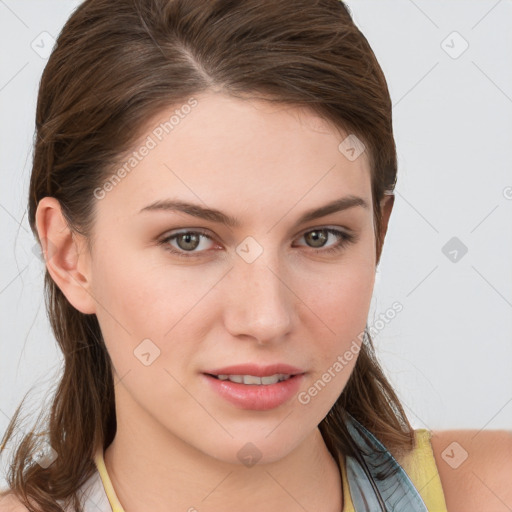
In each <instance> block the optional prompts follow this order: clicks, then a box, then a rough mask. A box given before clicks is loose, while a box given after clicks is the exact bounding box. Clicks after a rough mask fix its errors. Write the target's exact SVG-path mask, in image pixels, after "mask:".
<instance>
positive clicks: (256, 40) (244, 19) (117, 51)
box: [2, 0, 414, 512]
mask: <svg viewBox="0 0 512 512" xmlns="http://www.w3.org/2000/svg"><path fill="white" fill-rule="evenodd" d="M211 90H219V91H222V92H225V93H227V94H229V95H232V96H239V97H242V96H245V97H247V96H252V97H258V95H260V97H261V98H264V99H265V100H267V101H274V102H277V103H282V104H289V105H295V106H299V107H307V108H309V109H310V111H313V112H315V113H316V114H318V115H319V116H321V117H322V118H324V119H326V120H328V121H330V122H332V123H334V125H335V126H337V127H341V128H342V129H344V130H345V131H346V132H347V133H353V134H355V135H356V136H357V137H358V138H359V139H360V140H362V141H363V142H364V144H365V145H366V148H367V150H368V155H369V158H370V161H371V180H372V196H373V215H374V220H375V237H376V251H377V263H378V262H379V260H380V254H381V249H382V242H383V238H382V236H381V209H380V201H381V199H382V198H383V196H384V193H385V191H392V190H393V189H394V186H395V184H396V174H397V159H396V149H395V142H394V138H393V130H392V115H391V100H390V97H389V92H388V88H387V84H386V80H385V77H384V75H383V73H382V70H381V68H380V66H379V64H378V62H377V60H376V58H375V55H374V53H373V51H372V49H371V48H370V45H369V44H368V41H367V40H366V38H365V37H364V36H363V34H362V33H361V32H360V31H359V29H358V28H357V27H356V26H355V24H354V22H353V20H352V18H351V14H350V11H349V10H348V9H347V7H346V6H345V5H344V4H343V2H341V1H338V0H244V1H231V0H212V1H208V2H205V1H204V0H116V1H115V2H112V1H111V0H86V1H84V2H83V3H82V4H81V5H80V6H79V7H78V8H77V9H76V10H75V12H74V13H73V14H72V16H71V17H70V18H69V20H68V21H67V22H66V24H65V26H64V28H63V30H62V31H61V33H60V35H59V37H58V40H57V46H56V47H55V48H54V50H53V53H52V54H51V56H50V58H49V60H48V63H47V65H46V68H45V70H44V72H43V75H42V79H41V83H40V88H39V95H38V102H37V112H36V138H35V142H34V146H35V147H34V158H33V168H32V175H31V180H30V190H29V198H28V214H29V222H30V226H31V228H32V232H33V233H34V235H35V237H36V239H37V238H38V236H37V230H36V229H35V213H36V208H37V204H38V201H39V200H40V199H41V198H43V197H45V196H51V197H55V198H56V199H58V200H59V202H60V205H61V207H62V211H63V214H64V216H65V218H66V221H67V222H68V224H69V227H70V228H71V229H72V230H74V231H76V232H77V233H80V234H82V235H84V236H85V237H86V238H87V237H88V236H89V235H90V234H91V232H92V227H93V225H94V214H95V204H96V200H95V197H94V190H95V189H96V188H97V187H98V186H101V185H102V184H103V183H104V181H105V178H106V177H107V176H109V175H111V169H114V168H116V165H118V164H119V161H120V156H121V155H123V154H126V152H127V151H129V150H130V148H131V147H132V145H133V144H134V142H136V141H137V140H138V137H139V136H140V130H141V127H143V126H145V124H146V123H147V121H148V120H149V119H151V118H152V117H153V116H154V115H156V114H158V113H159V112H161V111H162V109H164V108H168V107H169V106H171V105H179V104H184V103H186V102H187V99H189V98H190V97H191V96H192V95H195V94H200V93H203V92H208V91H211ZM44 285H45V299H46V307H47V310H48V315H49V319H50V324H51V327H52V330H53V332H54V335H55V338H56V340H57V342H58V344H59V346H60V349H61V350H62V353H63V356H64V368H63V374H62V377H61V380H60V381H59V382H58V386H57V387H56V391H55V395H54V397H53V400H52V403H51V408H50V411H49V414H47V416H46V417H45V418H44V419H45V424H44V429H43V430H35V429H34V430H32V431H31V432H29V433H28V434H26V435H23V439H22V441H21V442H20V443H19V445H18V446H17V447H16V450H15V452H14V456H13V458H12V463H11V464H10V472H9V474H8V475H7V482H8V484H9V486H10V488H11V489H12V491H13V492H14V493H15V494H16V495H17V496H18V497H19V498H20V499H21V500H22V501H23V503H24V504H25V505H26V506H30V503H32V506H38V507H40V508H41V509H42V510H44V511H45V512H53V511H61V510H62V508H61V504H59V502H64V503H65V504H66V506H68V505H71V506H72V507H73V509H76V510H81V507H80V502H79V498H78V497H77V490H78V489H79V488H80V486H81V485H82V484H83V483H84V482H85V481H86V480H87V479H88V478H89V477H90V476H91V475H92V474H93V472H94V471H95V470H96V468H95V465H94V461H93V458H92V457H93V453H94V450H95V449H96V447H98V446H102V447H103V449H105V448H106V447H108V445H109V444H110V443H111V442H112V440H113V438H114V436H115V432H116V416H115V404H114V381H113V373H112V369H111V362H110V358H109V354H108V352H107V350H106V348H105V344H104V342H103V338H102V333H101V330H100V327H99V324H98V321H97V318H96V316H95V315H86V314H82V313H81V312H79V311H77V310H76V309H75V308H74V307H73V306H71V304H70V303H69V302H68V300H67V299H66V297H65V296H64V294H63V293H62V292H61V290H60V289H59V288H58V287H57V285H56V284H55V283H54V281H53V280H52V279H51V277H50V275H49V273H48V271H46V274H45V281H44ZM23 401H24V400H23ZM23 401H22V403H21V404H20V405H19V406H18V408H17V410H16V412H15V414H14V416H13V418H12V420H11V422H10V423H9V426H8V428H7V431H6V432H5V434H4V438H3V440H2V450H3V449H5V445H6V443H7V441H8V440H9V439H10V438H11V437H12V435H13V433H14V431H15V430H16V428H17V427H16V425H17V418H18V414H19V412H20V409H21V407H22V405H23ZM344 410H346V411H348V412H350V414H352V416H353V417H354V418H356V419H357V420H358V421H359V422H360V423H362V424H363V425H364V426H366V427H367V428H368V429H369V430H371V431H372V432H373V433H374V434H375V435H376V436H377V437H378V438H379V439H380V440H381V441H382V442H383V443H384V444H385V445H386V447H388V449H390V450H391V451H392V452H395V453H398V452H402V451H408V450H410V449H411V448H412V447H413V445H414V431H413V429H412V427H411V425H410V423H409V421H408V419H407V417H406V414H405V412H404V410H403V408H402V406H401V404H400V401H399V399H398V397H397V395H396V394H395V392H394V390H393V389H392V387H391V385H390V383H389V382H388V380H387V379H386V377H385V375H384V373H383V371H382V369H381V367H380V365H379V363H378V362H377V360H376V358H375V352H374V348H373V343H372V340H371V338H370V336H369V333H367V337H366V339H365V340H364V343H363V344H362V346H361V350H360V353H359V356H358V359H357V363H356V365H355V368H354V370H353V372H352V374H351V377H350V379H349V381H348V383H347V385H346V387H345V389H344V390H343V392H342V393H341V395H340V397H339V398H338V400H337V402H336V403H335V404H334V406H333V407H332V409H331V411H330V412H329V414H328V415H327V416H326V418H324V419H323V420H322V422H321V423H320V425H319V428H320V430H321V432H322V435H323V437H324V439H325V442H326V445H327V446H328V448H329V450H330V451H331V453H333V454H335V453H336V452H340V453H351V448H350V446H349V443H348V442H347V436H348V432H347V431H346V428H345V425H344V422H343V414H342V413H343V411H344ZM38 434H43V435H44V436H45V439H46V440H47V442H48V443H49V444H50V445H51V447H52V448H53V449H54V450H55V451H56V452H57V454H58V457H57V459H56V460H55V461H54V462H53V463H52V464H51V465H50V466H49V467H47V468H43V467H42V466H41V465H39V464H34V463H31V462H32V461H33V460H34V459H33V457H34V453H35V452H36V451H37V449H38V443H37V438H38ZM29 500H30V502H29Z"/></svg>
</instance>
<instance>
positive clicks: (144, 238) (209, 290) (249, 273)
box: [88, 93, 376, 463]
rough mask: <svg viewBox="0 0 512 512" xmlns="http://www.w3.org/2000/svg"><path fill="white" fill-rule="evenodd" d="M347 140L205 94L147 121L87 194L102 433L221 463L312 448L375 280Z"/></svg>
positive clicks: (365, 185)
mask: <svg viewBox="0 0 512 512" xmlns="http://www.w3.org/2000/svg"><path fill="white" fill-rule="evenodd" d="M173 115H174V117H172V116H173ZM165 123H167V124H165ZM347 135H348V134H345V135H343V134H342V135H340V134H339V133H338V132H336V131H335V130H334V129H333V128H332V127H330V126H328V125H327V124H326V123H324V122H322V121H321V120H320V119H319V118H318V117H316V116H315V115H313V114H312V113H310V112H307V111H305V110H302V109H301V110H299V109H297V108H295V107H294V108H291V107H286V106H283V105H279V106H276V105H273V106H271V105H270V104H268V103H264V102H262V101H261V100H258V101H256V100H253V101H249V100H245V101H244V100H240V99H233V98H230V97H228V96H225V95H221V94H213V93H212V94H207V95H204V96H197V97H195V98H194V99H191V100H189V102H188V103H185V104H184V105H182V106H177V107H173V108H170V109H169V110H168V111H164V112H161V115H159V116H157V117H156V118H154V119H152V120H151V122H150V123H148V126H147V129H146V130H145V132H144V135H143V136H142V137H141V139H140V143H139V144H138V145H137V146H136V147H134V148H133V149H134V151H135V152H136V154H135V155H134V154H132V159H131V160H130V159H129V158H127V159H126V160H125V161H123V162H120V164H119V166H118V167H117V169H116V172H117V175H116V177H112V176H111V177H110V178H109V183H110V184H109V183H107V182H105V184H103V186H102V187H101V190H100V189H97V190H96V192H95V196H96V198H95V201H96V208H97V217H96V224H95V228H94V248H93V252H92V257H91V260H90V275H89V276H88V277H89V283H90V288H89V291H90V293H91V311H94V313H95V314H96V315H97V317H98V320H99V323H100V326H101V330H102V332H103V336H104V339H105V343H106V346H107V349H108V351H109V354H110V357H111V359H112V363H113V366H114V371H115V374H116V377H115V381H116V407H117V414H118V422H119V418H122V421H123V422H124V424H126V425H130V429H131V431H132V432H137V431H139V432H143V431H145V432H147V431H148V430H147V429H148V428H150V429H151V431H152V432H155V433H156V432H158V433H159V434H161V435H163V437H166V438H167V439H170V438H174V439H179V440H180V442H181V441H183V442H185V443H187V444H188V445H191V446H193V447H195V448H197V449H199V450H200V451H202V452H204V453H206V454H208V455H211V456H213V457H215V458H217V459H220V460H223V461H226V462H233V463H240V462H241V461H242V458H241V457H245V456H246V455H247V454H245V452H244V451H243V450H245V451H248V452H251V450H253V451H254V453H252V454H251V453H249V456H251V455H254V454H258V455H257V457H261V462H270V461H274V460H277V459H280V458H282V457H283V456H285V455H286V454H287V453H289V452H290V451H291V450H293V449H294V448H296V447H297V446H298V445H299V444H300V443H301V442H303V441H305V440H306V439H307V437H308V436H309V435H312V433H313V431H314V430H315V429H316V428H317V425H318V424H319V423H320V421H321V420H322V419H323V418H324V416H325V415H326V414H327V413H328V411H329V409H330V408H331V407H332V405H333V404H334V402H335V401H336V399H337V398H338V396H339V395H340V393H341V392H342V390H343V388H344V386H345V385H346V383H347V380H348V378H349V376H350V373H351V372H352V370H353V368H354V365H355V362H356V359H357V354H358V348H359V346H360V344H361V341H360V340H361V337H360V335H361V333H362V332H363V330H364V328H365V325H366V320H367V315H368V310H369V306H370V301H371V295H372V290H373V284H374V278H375V264H376V261H375V239H374V225H373V212H372V207H371V205H372V195H371V181H370V169H369V163H368V159H367V156H368V155H367V153H366V151H363V152H362V153H361V154H360V155H359V156H358V157H357V158H355V157H356V156H357V154H358V152H359V151H360V150H361V148H360V147H354V144H353V140H352V139H349V140H347V141H346V142H345V143H344V144H342V145H341V147H340V143H342V142H343V140H344V138H345V137H346V136H347ZM144 148H145V149H144ZM351 148H352V149H353V150H354V151H352V149H351ZM125 164H126V165H125ZM123 165H124V172H123V171H122V170H121V171H118V170H119V169H121V168H122V167H123ZM119 178H120V179H119ZM344 198H345V199H344ZM347 198H349V199H350V198H352V199H354V198H359V199H358V200H355V201H354V205H352V206H351V207H348V208H346V209H340V208H330V209H329V210H328V211H324V212H321V213H320V215H319V216H316V215H311V212H312V211H315V210H318V209H322V208H323V207H325V206H326V205H329V204H332V203H334V202H336V201H340V200H342V203H340V204H341V205H343V204H344V203H343V201H348V199H347ZM171 202H172V203H180V204H182V205H183V204H185V203H188V204H189V205H190V206H187V207H186V209H188V213H186V212H184V211H183V210H181V208H180V207H176V206H175V207H174V209H172V208H171V207H169V208H165V207H164V206H165V204H166V203H169V204H170V203H171ZM155 204H159V205H160V207H156V206H151V205H155ZM347 204H349V205H350V204H351V203H350V202H347ZM303 217H306V219H305V220H301V219H302V218H303ZM227 219H230V220H232V221H236V223H235V222H233V224H231V225H228V224H226V222H224V221H226V220H227ZM327 229H332V230H335V231H332V232H329V231H327ZM186 232H188V233H189V234H188V235H186V234H184V233H186ZM337 232H339V234H337ZM179 233H181V235H178V234H179ZM345 237H348V238H345ZM347 351H349V352H350V353H352V355H353V357H352V358H350V357H347V354H348V353H347ZM348 355H349V354H348ZM236 365H253V367H252V368H242V369H236V368H235V369H226V368H227V367H232V366H236ZM272 365H289V366H291V367H293V368H290V367H284V366H283V367H281V368H280V367H274V368H272V367H270V366H272ZM267 367H270V368H267ZM214 373H215V374H224V375H228V374H229V375H241V374H242V375H255V376H256V377H257V376H261V375H267V374H268V373H270V374H294V376H293V377H291V378H290V379H288V380H286V381H283V382H282V383H274V384H264V383H262V384H250V383H236V382H231V379H234V380H237V377H231V378H230V380H227V381H226V380H222V378H220V379H219V378H216V377H212V376H208V375H206V374H214ZM297 374H298V375H297ZM267 377H270V376H269V375H267ZM282 377H283V375H281V378H282ZM238 380H240V379H239V378H238ZM246 380H247V382H259V381H258V380H250V379H249V378H247V379H246ZM264 380H265V382H272V379H271V378H269V379H264ZM262 382H263V381H262ZM118 428H119V427H118ZM155 435H156V434H155ZM247 443H251V445H248V444H247ZM242 448H243V450H242V451H240V450H241V449H242Z"/></svg>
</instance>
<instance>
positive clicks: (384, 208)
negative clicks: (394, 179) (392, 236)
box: [380, 194, 395, 243]
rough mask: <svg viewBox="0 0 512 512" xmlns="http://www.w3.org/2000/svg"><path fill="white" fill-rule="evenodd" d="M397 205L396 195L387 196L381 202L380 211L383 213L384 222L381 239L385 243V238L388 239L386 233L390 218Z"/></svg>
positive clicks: (382, 223)
mask: <svg viewBox="0 0 512 512" xmlns="http://www.w3.org/2000/svg"><path fill="white" fill-rule="evenodd" d="M394 204H395V195H394V194H386V195H385V196H384V197H383V198H382V199H381V201H380V211H381V212H382V222H381V228H380V230H381V239H382V242H383V243H384V238H385V237H386V233H387V231H388V222H389V217H390V216H391V211H392V210H393V205H394Z"/></svg>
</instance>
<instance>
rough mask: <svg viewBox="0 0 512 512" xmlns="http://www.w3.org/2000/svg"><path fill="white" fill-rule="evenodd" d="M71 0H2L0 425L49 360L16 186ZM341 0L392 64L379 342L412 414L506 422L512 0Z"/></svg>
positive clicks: (45, 374) (54, 353)
mask: <svg viewBox="0 0 512 512" xmlns="http://www.w3.org/2000/svg"><path fill="white" fill-rule="evenodd" d="M78 4H79V2H77V1H67V2H63V1H62V0H53V1H49V0H37V1H36V0H33V1H28V0H21V1H20V0H16V1H14V0H0V38H1V44H0V48H1V54H0V151H1V158H0V179H1V182H0V183H1V187H0V230H1V248H2V250H1V251H0V431H1V432H2V433H3V431H4V430H5V428H6V426H7V423H8V420H9V418H10V417H11V415H12V413H13V412H14V409H15V406H16V405H17V404H18V403H19V401H20V400H21V399H22V397H23V395H24V394H25V393H26V392H27V391H28V390H29V388H30V387H32V386H33V387H34V389H35V392H34V393H33V394H32V395H30V396H31V400H30V401H29V402H28V403H27V405H28V409H26V412H27V413H29V412H30V411H34V412H33V413H32V418H35V416H34V415H35V413H37V412H38V411H39V409H40V408H41V407H43V403H42V400H43V398H44V396H45V393H46V392H47V391H48V389H50V386H54V385H55V383H56V379H57V378H58V376H59V371H60V365H61V356H60V353H59V351H58V349H57V347H56V343H55V340H54V339H53V336H52V334H51V332H50V328H49V323H48V320H47V318H46V313H45V307H44V298H43V288H42V284H43V270H44V266H43V263H42V262H41V261H40V260H39V259H38V258H37V256H36V254H35V253H34V252H33V248H34V243H35V241H34V239H33V237H32V235H31V233H30V229H29V226H28V222H27V215H26V197H27V190H28V181H29V178H30V170H31V156H32V155H31V143H32V137H33V133H34V115H35V104H36V95H37V88H38V83H39V79H40V75H41V73H42V70H43V67H44V65H45V63H46V58H45V55H44V52H45V50H47V49H48V48H49V46H48V42H49V41H50V36H52V37H57V35H58V33H59V31H60V29H61V27H62V25H63V24H64V22H65V20H66V19H67V17H68V16H69V14H70V13H71V12H72V10H73V8H74V7H75V6H77V5H78ZM347 4H348V5H349V7H350V8H351V10H352V13H353V16H354V18H355V21H356V23H357V25H358V26H359V27H360V28H361V30H362V32H363V33H364V34H365V36H366V37H367V39H368V40H369V42H370V44H371V45H372V48H373V49H374V51H375V53H376V55H377V58H378V59H379V62H380V63H381V66H382V68H383V70H384V73H385V75H386V77H387V80H388V85H389V88H390V93H391V97H392V100H393V104H394V129H395V136H396V143H397V149H398V154H399V181H398V186H397V190H396V196H397V197H396V201H395V209H394V212H393V215H392V217H391V223H390V227H389V231H388V236H387V240H386V244H385V247H384V253H383V256H382V261H381V265H380V267H379V272H378V274H377V282H376V287H375V294H374V298H373V302H372V308H371V312H370V317H369V324H370V325H372V323H373V322H374V321H375V320H376V319H377V318H378V317H379V315H380V314H381V313H383V312H384V311H386V310H387V309H389V308H390V307H391V304H392V303H393V302H395V301H399V302H400V303H401V304H402V305H403V308H404V309H403V311H402V312H401V313H399V314H398V315H397V316H396V317H395V318H394V319H393V320H392V321H391V322H389V323H388V324H387V325H386V326H385V328H384V329H381V330H380V331H379V333H378V335H377V336H376V337H374V342H375V346H376V349H377V352H378V355H379V357H380V360H381V362H382V365H383V366H384V368H385V370H386V373H387V375H388V377H389V379H390V380H391V382H392V383H393V384H394V385H395V387H396V390H397V392H398V394H399V396H400V398H401V400H402V403H403V405H404V407H405V410H406V412H407V413H408V415H409V418H410V420H411V422H412V424H413V426H414V427H415V428H429V429H433V430H435V429H450V428H473V429H482V428H485V429H504V428H505V429H512V371H511V370H512V229H511V224H512V222H511V221H512V170H511V162H512V66H511V65H510V63H511V62H512V60H511V56H512V31H511V30H510V20H512V2H511V1H504V0H501V1H495V0H493V1H481V0H479V1H467V0H465V1H464V2H462V1H449V2H447V1H426V0H423V1H420V0H416V1H412V0H386V1H383V0H372V1H370V0H364V1H362V0H359V1H355V0H352V1H349V2H347ZM454 32H457V33H458V34H459V35H457V34H454ZM41 34H42V35H41ZM48 34H49V35H48ZM466 45H468V47H467V49H465V51H462V50H464V48H465V47H466ZM453 237H456V238H457V240H455V242H453V241H452V242H451V243H452V244H455V245H453V246H451V245H449V246H448V247H447V248H445V249H443V248H444V247H445V245H446V244H447V243H448V242H449V241H450V240H451V239H452V238H453ZM461 244H464V246H465V247H466V248H467V253H466V254H464V255H462V252H461V250H460V249H461V247H462V245H461ZM454 249H455V250H457V251H458V252H457V255H455V253H454V252H452V253H451V254H450V251H453V250H454ZM445 253H446V254H445ZM455 256H457V260H456V261H453V259H454V258H455ZM30 422H31V418H30V417H29V419H28V423H27V425H28V426H29V425H30Z"/></svg>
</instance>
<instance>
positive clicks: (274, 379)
mask: <svg viewBox="0 0 512 512" xmlns="http://www.w3.org/2000/svg"><path fill="white" fill-rule="evenodd" d="M206 375H209V376H210V377H213V378H214V379H218V380H229V381H230V382H235V383H237V384H247V385H249V386H269V385H272V384H277V383H278V382H283V381H286V380H288V379H291V378H293V377H295V375H290V374H286V373H275V374H273V375H267V376H265V377H259V376H257V375H228V374H219V375H214V374H210V373H207V374H206Z"/></svg>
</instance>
